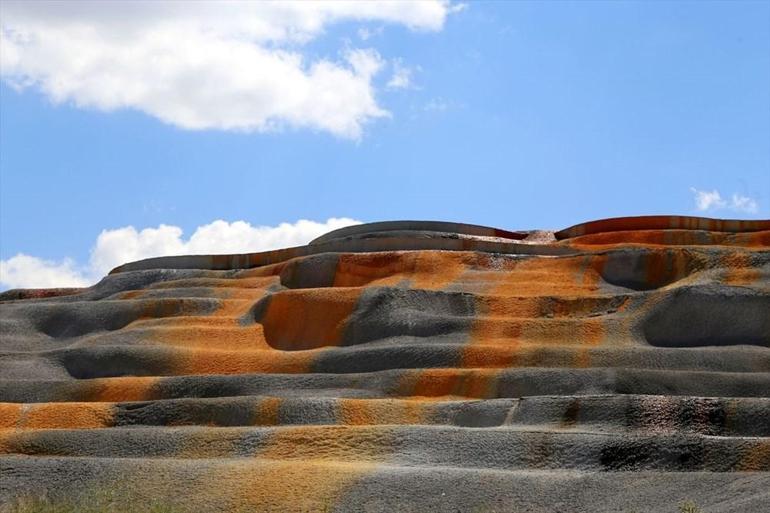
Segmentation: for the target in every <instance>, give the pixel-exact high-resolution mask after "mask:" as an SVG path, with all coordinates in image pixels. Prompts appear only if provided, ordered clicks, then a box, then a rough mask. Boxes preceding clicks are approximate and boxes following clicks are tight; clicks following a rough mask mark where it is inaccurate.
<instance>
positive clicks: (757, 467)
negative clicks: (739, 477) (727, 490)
mask: <svg viewBox="0 0 770 513" xmlns="http://www.w3.org/2000/svg"><path fill="white" fill-rule="evenodd" d="M737 467H738V468H737V469H736V470H739V471H743V472H757V471H763V470H767V469H768V468H770V441H768V440H762V441H761V442H759V446H758V447H752V448H751V449H749V450H747V451H745V452H744V453H743V454H742V455H741V459H740V461H739V462H738V465H737Z"/></svg>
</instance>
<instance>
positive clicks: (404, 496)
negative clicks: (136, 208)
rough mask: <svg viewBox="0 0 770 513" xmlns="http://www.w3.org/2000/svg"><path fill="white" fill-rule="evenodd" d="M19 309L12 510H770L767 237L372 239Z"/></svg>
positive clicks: (72, 294)
mask: <svg viewBox="0 0 770 513" xmlns="http://www.w3.org/2000/svg"><path fill="white" fill-rule="evenodd" d="M0 299H2V300H3V302H2V303H0V328H1V329H2V332H1V336H2V339H1V341H0V504H2V503H4V504H6V505H9V504H12V503H13V502H14V501H15V500H17V499H18V498H19V497H25V496H28V495H30V494H32V495H35V494H42V495H46V496H48V497H53V498H56V497H69V498H72V497H77V496H79V495H81V494H88V493H91V491H93V490H97V491H98V490H111V489H115V488H119V489H128V490H130V493H131V497H132V500H133V501H135V503H137V504H149V503H151V502H153V501H158V500H160V501H161V502H163V503H165V504H170V505H172V506H173V507H174V508H179V510H180V511H201V512H214V511H421V512H422V511H543V512H555V511H565V512H571V511H586V512H589V511H590V512H593V511H622V512H632V511H635V512H638V513H641V512H644V511H671V512H676V511H679V509H678V505H679V504H681V503H682V502H683V501H686V500H691V501H694V502H695V503H697V505H698V506H699V507H700V508H702V511H704V512H706V511H707V512H719V511H736V512H737V511H741V512H745V511H770V221H753V222H751V221H743V222H739V221H718V220H707V219H699V218H682V217H667V216H660V217H643V218H624V219H614V220H604V221H597V222H593V223H586V224H583V225H578V226H575V227H571V228H568V229H566V230H562V231H560V232H556V233H553V232H543V231H536V232H509V231H502V230H495V229H491V228H484V227H478V226H469V225H461V224H453V223H424V222H391V223H374V224H370V225H361V226H356V227H350V228H345V229H342V230H338V231H336V232H332V233H330V234H327V235H325V236H323V237H321V238H319V239H317V240H316V241H313V242H312V243H310V244H309V245H307V246H303V247H300V248H290V249H287V250H279V251H273V252H268V253H259V254H251V255H219V256H189V257H164V258H157V259H150V260H145V261H141V262H135V263H131V264H127V265H124V266H122V267H121V268H118V269H116V270H114V271H113V272H112V273H111V274H110V275H109V276H107V277H106V278H105V279H103V280H102V281H101V282H100V283H98V284H97V285H95V286H93V287H91V288H88V289H74V290H73V289H66V290H47V291H40V290H38V291H25V290H16V291H9V292H6V293H4V294H2V295H0ZM0 509H1V508H0Z"/></svg>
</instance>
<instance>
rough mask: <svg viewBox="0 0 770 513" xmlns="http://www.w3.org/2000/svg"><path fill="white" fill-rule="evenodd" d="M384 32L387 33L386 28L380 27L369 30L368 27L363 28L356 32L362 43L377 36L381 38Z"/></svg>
mask: <svg viewBox="0 0 770 513" xmlns="http://www.w3.org/2000/svg"><path fill="white" fill-rule="evenodd" d="M384 31H385V27H383V26H379V27H377V28H373V29H372V28H367V27H361V28H359V29H358V30H357V31H356V33H357V34H358V37H359V38H360V39H361V41H368V40H369V39H371V38H373V37H375V36H381V35H382V33H383V32H384Z"/></svg>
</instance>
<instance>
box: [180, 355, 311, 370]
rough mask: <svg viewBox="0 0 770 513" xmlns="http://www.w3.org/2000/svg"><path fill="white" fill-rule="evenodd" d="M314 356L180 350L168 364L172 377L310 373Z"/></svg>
mask: <svg viewBox="0 0 770 513" xmlns="http://www.w3.org/2000/svg"><path fill="white" fill-rule="evenodd" d="M312 358H313V354H312V353H310V352H284V351H279V350H276V349H265V350H255V351H245V350H238V351H227V350H224V351H220V350H207V349H190V350H184V351H181V350H180V351H179V353H178V355H177V356H176V357H175V358H174V359H173V363H172V364H171V367H172V369H173V370H174V374H179V375H182V374H251V373H267V372H272V373H301V372H309V370H310V365H311V364H312Z"/></svg>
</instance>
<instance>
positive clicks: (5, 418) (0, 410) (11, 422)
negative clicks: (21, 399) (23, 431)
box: [0, 403, 22, 429]
mask: <svg viewBox="0 0 770 513" xmlns="http://www.w3.org/2000/svg"><path fill="white" fill-rule="evenodd" d="M21 408H22V405H21V404H19V403H0V429H8V428H15V427H17V426H18V423H19V419H20V417H21Z"/></svg>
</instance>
